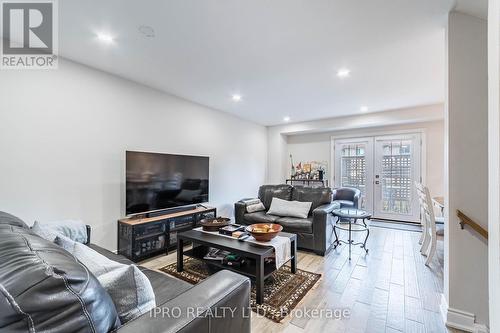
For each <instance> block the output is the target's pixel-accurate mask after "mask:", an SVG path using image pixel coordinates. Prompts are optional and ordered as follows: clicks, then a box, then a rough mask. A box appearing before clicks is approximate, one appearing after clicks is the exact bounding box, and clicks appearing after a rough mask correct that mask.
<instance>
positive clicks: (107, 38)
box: [97, 33, 114, 43]
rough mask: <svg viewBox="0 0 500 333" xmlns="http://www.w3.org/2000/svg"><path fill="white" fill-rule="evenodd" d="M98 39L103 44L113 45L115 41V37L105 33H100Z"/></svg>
mask: <svg viewBox="0 0 500 333" xmlns="http://www.w3.org/2000/svg"><path fill="white" fill-rule="evenodd" d="M97 39H99V40H100V41H101V42H105V43H112V42H113V41H114V38H113V36H111V35H109V34H105V33H98V34H97Z"/></svg>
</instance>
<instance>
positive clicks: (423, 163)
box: [329, 128, 427, 188]
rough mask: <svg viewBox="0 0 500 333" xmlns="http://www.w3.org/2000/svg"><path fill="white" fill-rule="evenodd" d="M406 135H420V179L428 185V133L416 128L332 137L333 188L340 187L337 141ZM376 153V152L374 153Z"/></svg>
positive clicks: (423, 129) (331, 181) (331, 173)
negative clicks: (336, 150) (336, 151)
mask: <svg viewBox="0 0 500 333" xmlns="http://www.w3.org/2000/svg"><path fill="white" fill-rule="evenodd" d="M405 134H407V135H408V134H419V135H420V177H421V183H423V184H427V131H426V129H425V128H414V129H405V130H394V131H373V132H362V133H359V132H356V131H352V132H351V133H349V134H341V135H332V136H331V137H330V165H331V170H332V171H331V172H330V177H329V178H330V179H329V181H330V184H332V186H331V187H332V188H337V187H339V184H338V181H339V180H338V179H336V177H335V175H336V173H337V168H338V167H339V166H338V165H336V161H335V157H336V156H335V141H337V140H348V139H362V138H370V137H371V138H373V139H375V137H380V136H392V135H405ZM374 153H375V152H374Z"/></svg>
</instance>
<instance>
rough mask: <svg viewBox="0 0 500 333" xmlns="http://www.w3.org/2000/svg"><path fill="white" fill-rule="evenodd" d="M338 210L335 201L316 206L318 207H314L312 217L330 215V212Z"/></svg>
mask: <svg viewBox="0 0 500 333" xmlns="http://www.w3.org/2000/svg"><path fill="white" fill-rule="evenodd" d="M339 208H340V204H339V203H338V202H336V201H333V202H331V203H328V204H324V205H321V206H318V207H316V209H314V210H313V217H314V216H316V215H317V216H322V215H327V214H331V212H332V211H334V210H335V209H339Z"/></svg>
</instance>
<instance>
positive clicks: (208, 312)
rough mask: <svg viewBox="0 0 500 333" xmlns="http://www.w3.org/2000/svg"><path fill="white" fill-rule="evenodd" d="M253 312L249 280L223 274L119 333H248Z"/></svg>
mask: <svg viewBox="0 0 500 333" xmlns="http://www.w3.org/2000/svg"><path fill="white" fill-rule="evenodd" d="M250 312H251V308H250V280H249V279H248V278H247V277H244V276H243V275H240V274H236V273H233V272H231V271H228V270H223V271H220V272H217V273H216V274H214V275H212V276H210V277H209V278H207V279H205V280H204V281H202V282H200V283H199V284H197V285H195V286H193V288H191V289H189V290H187V291H186V292H184V293H182V294H180V295H179V296H177V297H176V298H174V299H172V300H170V301H168V302H166V303H164V304H162V305H160V306H158V307H156V308H154V309H153V310H151V311H150V312H149V313H146V314H144V315H142V316H140V317H139V318H137V319H135V320H132V321H129V322H128V323H126V324H125V325H124V326H122V327H120V328H119V329H118V330H117V331H118V332H120V333H136V332H144V333H146V332H147V333H172V332H196V333H203V332H207V333H208V332H210V333H212V332H214V333H215V332H239V333H249V332H250Z"/></svg>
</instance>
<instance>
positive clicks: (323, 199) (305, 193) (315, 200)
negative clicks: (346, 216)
mask: <svg viewBox="0 0 500 333" xmlns="http://www.w3.org/2000/svg"><path fill="white" fill-rule="evenodd" d="M332 195H333V192H332V189H331V188H329V187H299V186H297V187H294V188H293V191H292V199H291V200H295V201H303V202H312V205H311V209H310V210H309V214H311V213H312V211H313V210H315V209H316V208H318V207H319V206H321V205H324V204H327V203H330V202H332Z"/></svg>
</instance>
